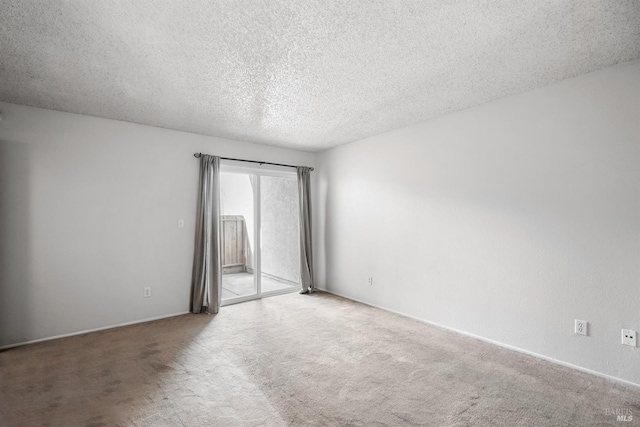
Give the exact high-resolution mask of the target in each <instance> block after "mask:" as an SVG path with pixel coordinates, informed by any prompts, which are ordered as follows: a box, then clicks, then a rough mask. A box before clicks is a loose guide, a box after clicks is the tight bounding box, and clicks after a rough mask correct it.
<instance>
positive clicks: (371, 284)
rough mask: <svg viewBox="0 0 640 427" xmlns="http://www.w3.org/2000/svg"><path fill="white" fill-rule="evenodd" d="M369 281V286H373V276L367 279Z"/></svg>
mask: <svg viewBox="0 0 640 427" xmlns="http://www.w3.org/2000/svg"><path fill="white" fill-rule="evenodd" d="M367 283H368V284H369V286H373V277H369V280H367Z"/></svg>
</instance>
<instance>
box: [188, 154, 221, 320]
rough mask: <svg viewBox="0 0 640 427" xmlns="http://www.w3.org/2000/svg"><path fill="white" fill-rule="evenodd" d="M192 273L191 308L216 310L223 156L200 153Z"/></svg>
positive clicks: (218, 300) (219, 296) (219, 290)
mask: <svg viewBox="0 0 640 427" xmlns="http://www.w3.org/2000/svg"><path fill="white" fill-rule="evenodd" d="M195 237H196V238H195V246H194V250H193V272H192V275H191V312H192V313H203V312H204V313H211V314H215V313H217V312H218V309H219V308H220V298H221V295H222V262H221V255H220V246H221V245H220V158H219V157H218V156H209V155H206V154H203V155H202V156H201V157H200V193H199V195H198V210H197V212H196V236H195Z"/></svg>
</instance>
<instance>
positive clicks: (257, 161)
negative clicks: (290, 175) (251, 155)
mask: <svg viewBox="0 0 640 427" xmlns="http://www.w3.org/2000/svg"><path fill="white" fill-rule="evenodd" d="M201 156H202V153H195V154H194V155H193V157H195V158H196V159H198V158H200V157H201ZM220 160H234V161H236V162H248V163H258V164H260V165H273V166H284V167H286V168H297V166H293V165H283V164H282V163H271V162H261V161H259V160H245V159H234V158H232V157H220ZM309 170H313V168H309Z"/></svg>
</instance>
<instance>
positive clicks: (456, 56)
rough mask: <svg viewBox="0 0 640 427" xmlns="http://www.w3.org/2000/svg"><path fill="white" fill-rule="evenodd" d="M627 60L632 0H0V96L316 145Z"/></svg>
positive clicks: (632, 34) (639, 37) (633, 21)
mask: <svg viewBox="0 0 640 427" xmlns="http://www.w3.org/2000/svg"><path fill="white" fill-rule="evenodd" d="M639 57H640V1H638V0H575V1H571V0H522V1H513V0H457V1H455V0H449V1H398V0H388V1H372V0H351V1H340V2H339V1H330V0H320V1H309V0H297V1H281V0H273V1H258V0H246V1H179V0H175V1H157V0H145V1H142V0H133V1H117V2H116V1H110V0H109V1H107V0H105V1H98V0H91V1H85V0H77V1H64V2H58V1H48V0H40V1H28V0H22V1H18V0H16V1H11V0H0V100H1V101H6V102H12V103H18V104H26V105H31V106H37V107H44V108H51V109H56V110H63V111H69V112H74V113H82V114H89V115H94V116H100V117H107V118H112V119H119V120H126V121H130V122H136V123H144V124H149V125H155V126H161V127H166V128H171V129H178V130H184V131H191V132H197V133H203V134H209V135H215V136H221V137H227V138H233V139H239V140H245V141H253V142H259V143H265V144H272V145H279V146H285V147H292V148H298V149H303V150H311V151H316V150H320V149H323V148H327V147H331V146H335V145H338V144H342V143H346V142H349V141H353V140H357V139H360V138H362V137H366V136H369V135H373V134H378V133H381V132H385V131H387V130H391V129H394V128H398V127H401V126H404V125H407V124H410V123H415V122H419V121H423V120H427V119H430V118H433V117H436V116H439V115H442V114H445V113H447V112H451V111H456V110H460V109H463V108H467V107H470V106H473V105H477V104H479V103H482V102H486V101H489V100H493V99H496V98H500V97H503V96H505V95H510V94H514V93H518V92H523V91H526V90H529V89H532V88H535V87H539V86H543V85H546V84H549V83H551V82H554V81H557V80H560V79H564V78H567V77H572V76H576V75H579V74H583V73H586V72H589V71H593V70H596V69H600V68H603V67H607V66H610V65H613V64H616V63H619V62H624V61H629V60H633V59H637V58H639Z"/></svg>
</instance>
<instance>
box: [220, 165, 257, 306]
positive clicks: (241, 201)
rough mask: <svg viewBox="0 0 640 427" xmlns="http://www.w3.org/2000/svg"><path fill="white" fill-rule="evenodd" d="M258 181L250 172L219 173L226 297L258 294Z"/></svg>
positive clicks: (234, 297)
mask: <svg viewBox="0 0 640 427" xmlns="http://www.w3.org/2000/svg"><path fill="white" fill-rule="evenodd" d="M256 182H257V177H256V176H255V175H251V174H243V173H224V172H223V173H221V174H220V214H221V221H220V233H221V240H222V242H221V246H222V248H221V250H222V300H223V301H225V300H233V299H242V298H250V297H251V296H255V295H257V294H258V286H257V281H256V280H255V279H256V277H255V275H254V272H255V260H256V257H255V248H256V242H255V209H254V199H255V197H254V194H255V187H256Z"/></svg>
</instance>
